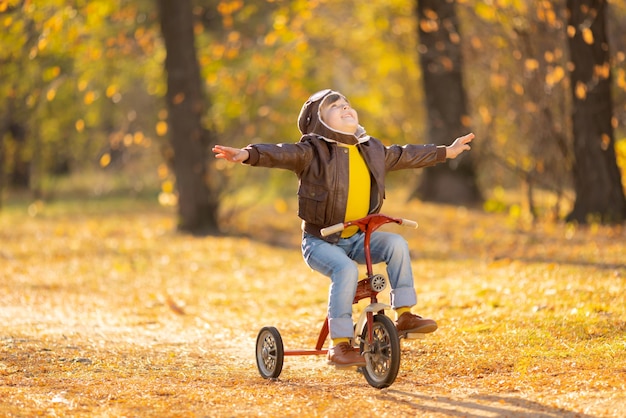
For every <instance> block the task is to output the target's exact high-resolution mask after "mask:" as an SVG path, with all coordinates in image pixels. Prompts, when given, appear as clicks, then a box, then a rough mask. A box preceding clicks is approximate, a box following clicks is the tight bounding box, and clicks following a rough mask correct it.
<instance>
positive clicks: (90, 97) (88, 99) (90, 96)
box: [83, 91, 96, 105]
mask: <svg viewBox="0 0 626 418" xmlns="http://www.w3.org/2000/svg"><path fill="white" fill-rule="evenodd" d="M95 100H96V93H94V92H93V91H88V92H87V93H86V94H85V98H84V100H83V101H84V102H85V104H86V105H90V104H92V103H93V102H94V101H95Z"/></svg>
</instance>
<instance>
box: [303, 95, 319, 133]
mask: <svg viewBox="0 0 626 418" xmlns="http://www.w3.org/2000/svg"><path fill="white" fill-rule="evenodd" d="M319 105H320V101H319V100H318V101H315V102H313V103H310V102H306V103H305V104H304V105H303V106H302V109H300V115H298V129H299V130H300V133H302V134H303V135H306V134H309V133H311V132H312V131H313V127H314V126H315V124H316V123H317V109H318V107H319Z"/></svg>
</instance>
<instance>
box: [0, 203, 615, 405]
mask: <svg viewBox="0 0 626 418" xmlns="http://www.w3.org/2000/svg"><path fill="white" fill-rule="evenodd" d="M293 212H294V211H293V208H290V207H283V205H276V206H274V207H267V208H256V209H255V214H254V215H253V216H250V218H249V219H247V220H246V219H239V220H238V221H237V222H233V223H232V224H231V225H230V226H229V227H230V228H231V229H232V230H233V232H237V235H224V236H218V237H216V236H207V237H192V236H188V235H183V234H178V233H176V231H175V219H176V217H175V214H174V213H173V211H171V210H167V209H163V208H159V207H156V206H154V205H152V204H146V203H145V202H134V201H130V200H121V201H117V200H108V201H82V202H74V203H71V202H70V203H67V202H66V203H51V204H42V203H37V204H33V205H28V206H27V205H23V206H22V205H15V206H8V207H5V208H4V209H3V212H0V242H1V243H2V246H1V247H0V275H1V276H2V279H1V280H0V414H1V415H3V416H9V417H23V416H116V417H117V416H181V417H185V416H190V417H202V416H211V417H213V416H216V417H222V416H253V415H254V416H320V417H323V416H334V415H341V416H394V417H403V416H407V417H408V416H425V417H501V416H508V417H522V416H533V417H557V416H558V417H563V416H564V417H622V416H624V415H626V395H625V393H626V383H625V382H626V266H625V265H624V263H625V260H626V230H625V229H624V228H623V227H605V226H599V225H592V226H588V227H580V226H575V225H566V224H555V223H548V222H546V223H541V222H540V223H535V224H531V223H528V222H524V221H522V220H520V219H519V218H514V217H511V216H510V215H509V214H486V213H484V212H482V211H479V210H470V209H464V208H456V207H450V206H435V205H427V204H422V203H411V204H403V205H398V206H387V207H386V212H387V213H389V214H392V215H396V216H402V217H405V218H409V219H415V220H417V221H418V222H419V223H420V228H419V229H417V230H407V229H403V228H400V227H397V226H390V227H388V230H392V231H395V232H399V233H402V234H403V235H404V236H405V237H406V238H407V240H408V241H409V243H410V246H411V250H412V254H413V268H414V273H415V280H416V287H417V291H418V297H419V304H418V306H417V307H416V309H415V311H416V312H418V313H420V314H422V315H424V316H427V317H431V318H434V319H436V320H437V321H438V323H439V327H440V328H439V330H437V332H435V333H434V334H431V335H429V336H428V337H427V338H426V339H423V340H413V341H403V342H402V363H401V366H400V372H399V375H398V377H397V379H396V381H395V383H394V384H393V385H392V386H391V387H389V388H387V389H384V390H378V389H374V388H372V387H370V386H369V385H368V384H367V382H366V381H365V379H364V377H363V376H362V375H360V374H358V373H356V371H354V370H352V371H338V370H335V369H334V368H332V367H329V366H327V365H326V362H325V358H324V357H316V356H298V357H287V358H286V359H285V365H284V369H283V372H282V374H281V376H280V378H279V379H278V380H276V381H268V380H264V379H262V378H261V377H260V375H259V374H258V372H257V369H256V365H255V351H254V350H255V347H254V344H255V339H256V335H257V333H258V331H259V329H260V328H261V327H263V326H265V325H274V326H276V327H277V328H278V329H279V331H280V332H281V335H282V337H283V340H284V343H285V348H286V349H292V348H313V346H314V345H315V341H316V339H317V334H318V331H319V328H320V326H321V324H322V320H323V318H324V316H325V309H326V297H327V285H328V281H327V279H325V278H324V277H321V276H320V275H318V274H317V273H314V272H312V271H310V270H309V269H308V268H307V267H306V266H305V265H304V262H303V261H302V257H301V255H300V252H299V232H298V227H299V225H298V220H297V218H296V216H295V215H294V214H293ZM264 220H265V221H266V222H264ZM235 226H236V227H237V228H239V230H238V231H235ZM377 270H378V272H380V273H384V267H383V266H377ZM381 299H382V300H383V301H387V300H388V299H387V295H386V294H383V297H382V298H381ZM360 308H361V307H360V306H358V307H356V308H355V310H356V311H357V312H358V309H360ZM389 314H390V315H393V314H392V313H389Z"/></svg>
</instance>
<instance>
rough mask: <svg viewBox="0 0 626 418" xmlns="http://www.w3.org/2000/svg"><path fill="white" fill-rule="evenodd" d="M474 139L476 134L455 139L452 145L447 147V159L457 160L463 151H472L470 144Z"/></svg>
mask: <svg viewBox="0 0 626 418" xmlns="http://www.w3.org/2000/svg"><path fill="white" fill-rule="evenodd" d="M472 139H474V134H467V135H464V136H461V137H458V138H457V139H455V140H454V142H453V143H452V145H448V146H447V147H446V158H456V157H458V156H459V155H460V154H461V153H463V151H469V150H470V149H471V147H470V146H469V143H470V142H472Z"/></svg>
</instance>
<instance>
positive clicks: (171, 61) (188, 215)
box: [159, 0, 218, 234]
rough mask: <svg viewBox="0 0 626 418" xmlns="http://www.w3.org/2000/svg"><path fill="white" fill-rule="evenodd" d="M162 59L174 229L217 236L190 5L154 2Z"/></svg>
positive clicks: (171, 0)
mask: <svg viewBox="0 0 626 418" xmlns="http://www.w3.org/2000/svg"><path fill="white" fill-rule="evenodd" d="M159 5H160V11H161V31H162V33H163V39H164V41H165V48H166V51H167V57H166V59H165V71H166V72H167V96H166V98H167V108H168V120H169V135H170V142H171V145H172V148H173V151H174V157H173V166H174V174H175V175H176V185H177V189H178V211H179V224H178V228H179V229H180V230H182V231H187V232H192V233H196V234H204V233H211V232H215V231H217V207H218V203H217V197H216V196H215V194H214V193H212V191H211V190H210V189H209V186H208V173H209V168H208V167H207V164H208V159H207V154H208V150H207V149H208V146H209V145H210V144H209V137H210V133H209V132H208V131H206V130H205V129H203V127H202V125H201V118H202V115H203V112H204V102H203V100H204V98H203V94H202V90H203V89H202V82H201V78H200V69H199V66H198V60H197V58H196V49H195V43H194V42H195V39H194V33H193V15H192V5H191V1H190V0H159Z"/></svg>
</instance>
